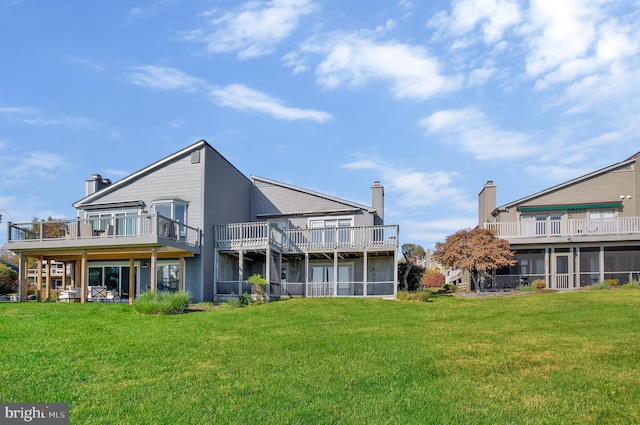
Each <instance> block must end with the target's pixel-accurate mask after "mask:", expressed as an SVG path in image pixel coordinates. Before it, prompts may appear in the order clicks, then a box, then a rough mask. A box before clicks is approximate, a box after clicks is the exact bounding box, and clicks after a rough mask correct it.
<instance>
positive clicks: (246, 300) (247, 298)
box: [238, 292, 253, 307]
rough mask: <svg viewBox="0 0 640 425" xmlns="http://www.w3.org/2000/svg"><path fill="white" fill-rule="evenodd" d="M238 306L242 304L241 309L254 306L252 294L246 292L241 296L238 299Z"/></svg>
mask: <svg viewBox="0 0 640 425" xmlns="http://www.w3.org/2000/svg"><path fill="white" fill-rule="evenodd" d="M238 304H240V306H241V307H242V306H244V305H251V304H253V298H251V294H247V293H246V292H244V293H243V294H242V295H240V296H239V297H238Z"/></svg>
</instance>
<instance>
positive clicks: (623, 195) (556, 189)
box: [478, 153, 640, 290]
mask: <svg viewBox="0 0 640 425" xmlns="http://www.w3.org/2000/svg"><path fill="white" fill-rule="evenodd" d="M639 158H640V153H638V154H635V155H633V156H632V157H630V158H628V159H625V160H624V161H621V162H618V163H615V164H612V165H610V166H608V167H605V168H602V169H600V170H597V171H594V172H592V173H589V174H586V175H584V176H581V177H578V178H575V179H572V180H569V181H567V182H564V183H562V184H559V185H556V186H553V187H550V188H548V189H545V190H542V191H540V192H537V193H534V194H532V195H528V196H525V197H523V198H520V199H518V200H515V201H512V202H509V203H506V204H503V205H501V206H498V207H496V197H497V187H496V185H495V184H494V183H493V182H492V181H489V182H487V183H486V184H485V185H484V187H483V188H482V190H481V192H480V194H479V195H478V224H479V226H482V227H485V228H489V229H493V230H495V232H496V235H497V236H498V237H500V238H504V239H507V240H508V241H509V243H510V245H511V249H512V250H513V251H514V252H515V257H516V259H517V264H516V265H515V266H513V267H511V268H509V269H504V270H501V271H499V272H498V274H497V275H496V276H495V277H494V285H495V287H498V288H503V287H515V286H517V285H518V284H519V283H520V282H528V283H531V282H533V281H534V280H544V281H545V284H546V287H547V288H552V289H559V290H572V289H578V288H581V287H585V286H588V285H591V284H593V283H597V282H601V281H603V280H605V279H617V280H618V283H619V284H624V283H627V282H629V281H632V280H638V278H639V277H640V171H639V169H638V166H639V165H640V163H638V161H639Z"/></svg>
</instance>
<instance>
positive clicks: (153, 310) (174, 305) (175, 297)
mask: <svg viewBox="0 0 640 425" xmlns="http://www.w3.org/2000/svg"><path fill="white" fill-rule="evenodd" d="M190 303H191V294H190V293H189V292H145V293H144V294H142V295H140V296H139V297H138V298H137V299H136V301H135V303H133V306H134V308H135V310H136V311H137V312H138V313H142V314H180V313H184V311H185V310H186V309H187V307H188V306H189V304H190Z"/></svg>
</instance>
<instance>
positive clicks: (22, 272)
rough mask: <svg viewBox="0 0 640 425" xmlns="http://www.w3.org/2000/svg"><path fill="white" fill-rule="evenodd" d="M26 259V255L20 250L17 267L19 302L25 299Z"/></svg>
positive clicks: (26, 290) (26, 289)
mask: <svg viewBox="0 0 640 425" xmlns="http://www.w3.org/2000/svg"><path fill="white" fill-rule="evenodd" d="M27 259H28V257H27V256H26V255H24V254H23V253H22V252H20V266H19V267H18V296H19V298H18V300H19V301H20V302H25V301H27V292H28V288H27V286H28V285H27V281H28V280H27V278H26V276H27V267H28V265H27Z"/></svg>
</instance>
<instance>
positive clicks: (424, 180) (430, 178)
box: [342, 159, 475, 210]
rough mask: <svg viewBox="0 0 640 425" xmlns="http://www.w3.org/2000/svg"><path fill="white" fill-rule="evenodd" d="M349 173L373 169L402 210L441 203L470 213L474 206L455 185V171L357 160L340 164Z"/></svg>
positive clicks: (373, 160) (456, 175)
mask: <svg viewBox="0 0 640 425" xmlns="http://www.w3.org/2000/svg"><path fill="white" fill-rule="evenodd" d="M342 168H346V169H351V170H363V169H375V170H376V172H377V173H379V174H380V176H381V180H382V181H383V182H384V185H385V191H387V192H388V193H394V197H396V198H399V201H398V205H400V206H402V207H403V208H405V209H413V208H424V207H425V206H431V205H438V204H441V203H443V202H446V203H447V204H451V205H455V206H456V208H458V209H462V210H465V209H466V210H473V208H474V207H475V203H474V202H472V201H470V200H469V199H468V197H467V196H466V194H465V193H464V192H463V191H462V190H461V189H459V188H458V187H457V186H456V185H457V184H458V183H459V181H460V179H461V176H460V174H459V173H458V172H456V171H439V170H431V171H415V170H411V169H406V167H398V166H397V165H394V164H390V163H388V162H386V161H380V160H376V159H360V160H356V161H354V162H350V163H346V164H343V165H342Z"/></svg>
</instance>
